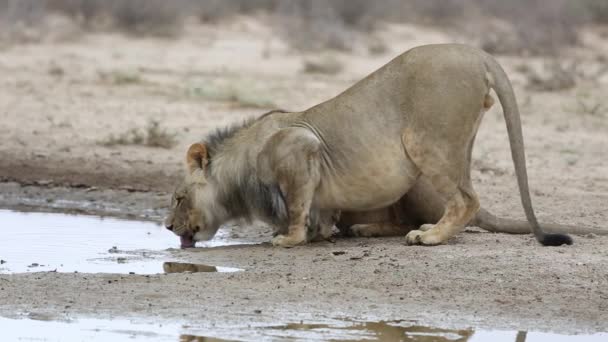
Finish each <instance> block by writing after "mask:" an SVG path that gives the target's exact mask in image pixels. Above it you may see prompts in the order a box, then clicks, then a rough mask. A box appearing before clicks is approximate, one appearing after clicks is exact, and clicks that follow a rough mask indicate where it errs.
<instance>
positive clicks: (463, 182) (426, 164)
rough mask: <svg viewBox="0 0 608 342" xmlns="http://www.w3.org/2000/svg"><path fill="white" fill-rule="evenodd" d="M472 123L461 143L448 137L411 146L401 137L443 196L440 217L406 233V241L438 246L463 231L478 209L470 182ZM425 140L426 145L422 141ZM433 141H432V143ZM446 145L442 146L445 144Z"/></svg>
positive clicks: (477, 201)
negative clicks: (432, 223)
mask: <svg viewBox="0 0 608 342" xmlns="http://www.w3.org/2000/svg"><path fill="white" fill-rule="evenodd" d="M476 126H477V125H475V126H474V127H473V129H472V131H469V132H467V131H466V130H464V131H463V133H468V134H467V135H469V138H468V139H467V140H468V141H462V140H461V142H462V145H460V146H458V144H453V145H451V146H450V145H449V139H437V140H435V141H434V142H433V141H424V140H423V141H422V144H420V141H418V142H419V144H416V145H414V144H413V143H412V140H413V141H414V142H415V141H416V140H414V139H410V140H409V141H408V137H407V135H406V136H404V145H405V146H406V150H407V152H408V153H409V154H410V155H411V156H412V159H413V160H414V161H415V162H416V165H417V166H418V167H419V168H420V170H421V171H422V174H423V175H424V176H426V177H427V179H428V180H429V182H430V184H431V186H432V187H433V188H434V189H435V190H436V191H437V193H439V195H440V196H442V197H443V198H445V199H446V203H445V210H444V212H443V215H442V216H441V219H439V221H438V222H437V223H436V224H434V225H422V226H421V229H419V230H413V231H411V232H409V233H408V234H407V235H406V241H407V243H408V244H421V245H438V244H442V243H445V242H446V241H447V240H448V239H449V238H451V237H452V236H454V235H456V234H457V233H459V232H460V231H462V230H464V227H465V225H466V224H467V223H468V222H469V221H470V220H471V219H472V218H473V217H474V216H475V214H476V213H477V211H478V210H479V199H478V197H477V194H476V193H475V191H474V190H473V186H472V183H471V177H470V174H471V171H470V170H471V151H472V148H473V141H474V139H475V133H476ZM425 142H426V144H425ZM433 143H434V144H433ZM444 144H445V145H444Z"/></svg>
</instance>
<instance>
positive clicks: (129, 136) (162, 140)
mask: <svg viewBox="0 0 608 342" xmlns="http://www.w3.org/2000/svg"><path fill="white" fill-rule="evenodd" d="M100 143H101V145H104V146H118V145H142V146H148V147H157V148H172V147H173V146H175V144H176V143H177V140H176V134H174V133H169V132H168V131H167V130H166V129H163V128H161V127H160V123H159V122H158V121H150V122H149V123H148V126H146V128H145V129H144V130H140V129H136V128H132V129H130V130H128V131H126V132H124V133H122V134H119V135H114V134H110V135H109V136H108V137H107V138H106V139H104V140H102V141H101V142H100Z"/></svg>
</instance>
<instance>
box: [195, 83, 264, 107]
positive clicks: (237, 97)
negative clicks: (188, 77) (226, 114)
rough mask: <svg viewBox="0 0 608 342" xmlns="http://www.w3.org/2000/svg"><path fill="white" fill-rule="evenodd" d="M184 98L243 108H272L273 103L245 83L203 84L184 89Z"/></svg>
mask: <svg viewBox="0 0 608 342" xmlns="http://www.w3.org/2000/svg"><path fill="white" fill-rule="evenodd" d="M185 93H186V96H187V97H189V98H193V99H203V100H208V101H218V102H226V103H230V104H233V105H236V106H238V107H243V108H273V107H275V105H274V104H273V102H272V101H271V100H270V99H269V98H268V97H267V96H265V95H264V94H262V93H261V92H260V91H258V90H257V89H256V88H255V87H254V86H252V85H250V84H248V82H245V81H242V80H240V81H234V82H229V83H224V84H213V83H209V84H205V85H203V86H192V87H189V88H186V90H185Z"/></svg>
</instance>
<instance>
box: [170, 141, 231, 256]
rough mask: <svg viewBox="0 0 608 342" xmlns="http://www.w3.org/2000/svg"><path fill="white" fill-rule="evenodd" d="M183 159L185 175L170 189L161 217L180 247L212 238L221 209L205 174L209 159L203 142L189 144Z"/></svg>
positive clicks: (213, 187)
mask: <svg viewBox="0 0 608 342" xmlns="http://www.w3.org/2000/svg"><path fill="white" fill-rule="evenodd" d="M186 161H187V175H186V177H185V179H184V180H183V181H182V182H181V183H180V184H179V185H178V186H177V188H176V189H175V191H174V192H173V196H172V197H171V208H170V209H169V214H168V215H167V217H166V219H165V227H166V228H167V229H169V230H171V231H172V232H173V233H175V235H177V236H179V237H180V240H181V247H182V248H189V247H194V244H195V243H196V241H206V240H210V239H211V238H213V236H214V235H215V233H216V232H217V230H218V229H219V226H220V222H219V220H218V218H219V217H220V216H221V212H222V211H223V208H221V206H220V205H219V204H218V203H217V200H216V198H217V196H216V189H215V188H216V187H215V185H214V183H213V182H211V181H209V180H208V179H207V177H206V173H205V171H206V168H207V165H208V163H209V159H208V155H207V148H206V147H205V145H203V144H200V143H197V144H194V145H192V146H190V148H189V149H188V152H187V155H186Z"/></svg>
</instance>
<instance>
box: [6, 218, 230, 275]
mask: <svg viewBox="0 0 608 342" xmlns="http://www.w3.org/2000/svg"><path fill="white" fill-rule="evenodd" d="M0 222H2V225H1V226H0V236H1V237H2V238H1V239H0V273H4V274H6V273H24V272H49V271H50V272H84V273H125V274H128V273H134V274H156V273H164V272H168V273H175V272H177V271H176V269H177V268H179V267H181V269H182V272H188V271H189V272H201V270H203V269H205V267H207V268H206V269H208V270H211V269H212V268H213V269H214V272H230V271H235V270H238V269H234V268H228V267H221V266H217V265H204V267H199V268H198V270H197V266H196V265H194V264H189V265H190V266H187V265H186V264H185V263H182V264H181V266H180V263H179V262H177V263H176V262H173V263H170V266H168V267H167V266H165V262H167V261H173V260H167V259H171V258H172V256H171V253H170V251H168V249H170V248H179V240H178V238H177V237H176V236H175V235H173V234H171V233H170V232H168V231H167V230H166V229H164V228H163V227H162V226H160V225H158V224H155V223H152V222H141V221H129V220H120V219H114V218H100V217H95V216H86V215H68V214H57V213H23V212H15V211H8V210H0ZM235 243H238V242H235V241H233V240H231V239H229V238H228V237H226V236H225V235H223V234H221V233H220V234H218V236H216V237H215V238H214V239H213V240H212V241H209V242H206V243H204V244H199V245H201V246H221V245H230V244H235ZM173 264H175V265H173ZM171 265H173V266H171ZM167 270H168V271H167Z"/></svg>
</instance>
